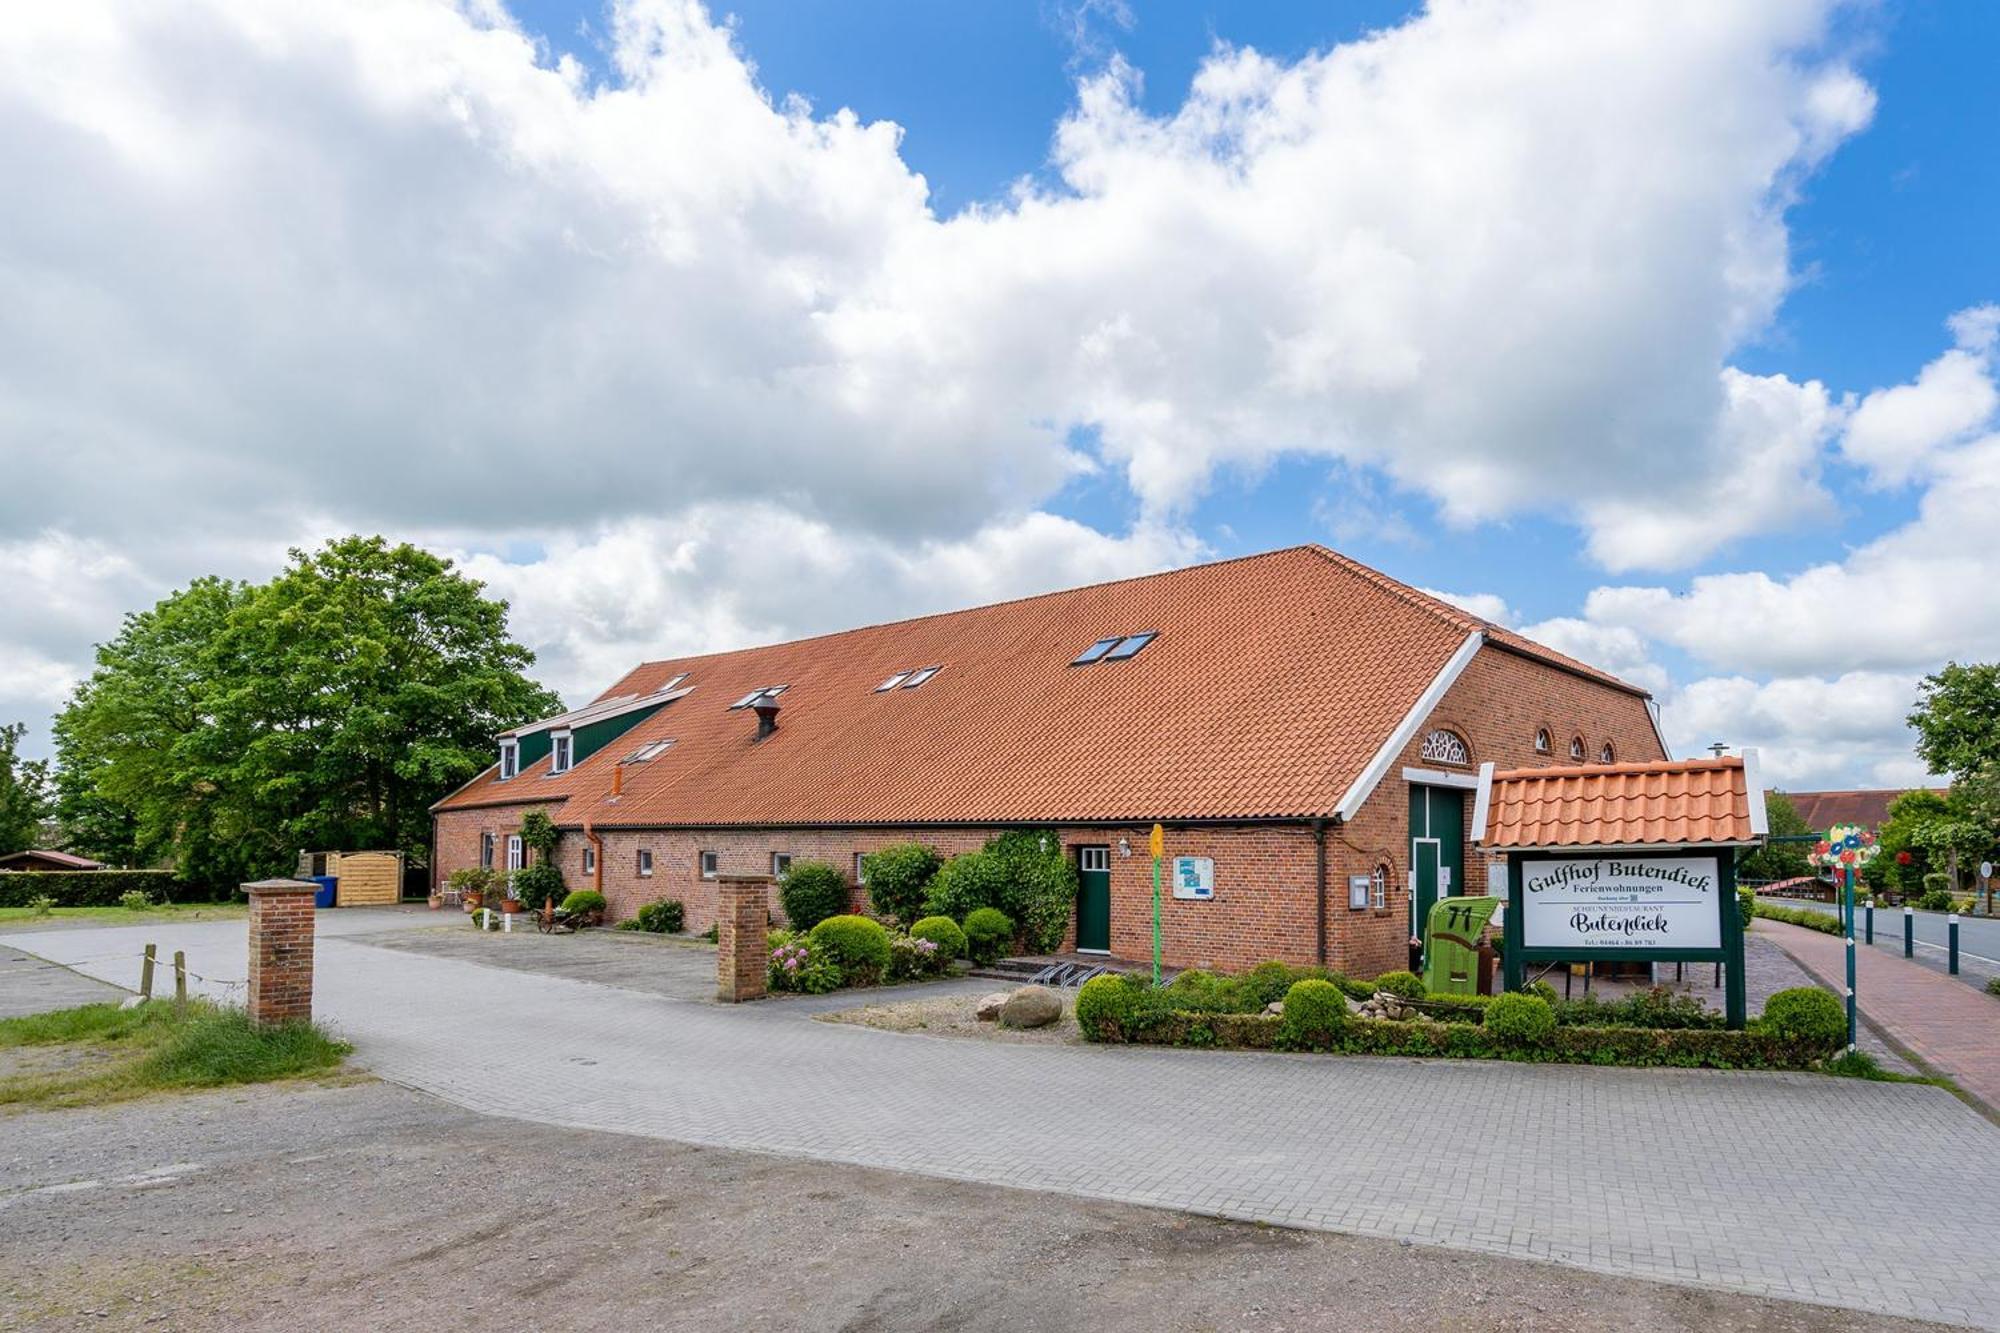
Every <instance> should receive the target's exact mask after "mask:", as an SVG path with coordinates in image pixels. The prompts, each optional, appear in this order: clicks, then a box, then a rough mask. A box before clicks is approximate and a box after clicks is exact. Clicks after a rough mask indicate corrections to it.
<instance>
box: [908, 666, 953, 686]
mask: <svg viewBox="0 0 2000 1333" xmlns="http://www.w3.org/2000/svg"><path fill="white" fill-rule="evenodd" d="M942 670H944V668H943V667H941V666H927V667H919V668H917V669H916V670H915V671H912V672H911V673H910V678H909V679H908V680H906V681H904V682H903V688H904V689H906V690H914V689H915V688H917V686H919V685H921V684H923V683H924V682H925V681H927V680H929V679H930V678H931V677H932V676H935V675H936V674H937V673H938V672H940V671H942Z"/></svg>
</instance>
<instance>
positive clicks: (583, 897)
mask: <svg viewBox="0 0 2000 1333" xmlns="http://www.w3.org/2000/svg"><path fill="white" fill-rule="evenodd" d="M562 909H563V911H565V912H567V913H569V914H570V915H571V916H581V915H583V914H584V913H585V912H596V913H599V914H602V913H603V911H604V895H603V894H601V893H599V892H598V891H597V890H596V889H578V890H577V891H576V892H575V893H572V894H571V895H570V896H569V897H567V898H565V899H563V900H562Z"/></svg>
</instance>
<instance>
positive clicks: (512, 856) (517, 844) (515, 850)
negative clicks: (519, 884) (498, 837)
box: [507, 833, 521, 870]
mask: <svg viewBox="0 0 2000 1333" xmlns="http://www.w3.org/2000/svg"><path fill="white" fill-rule="evenodd" d="M520 868H521V835H520V834H518V833H510V834H508V835H507V869H509V870H519V869H520Z"/></svg>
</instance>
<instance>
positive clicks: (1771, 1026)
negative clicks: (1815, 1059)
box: [1761, 986, 1847, 1051]
mask: <svg viewBox="0 0 2000 1333" xmlns="http://www.w3.org/2000/svg"><path fill="white" fill-rule="evenodd" d="M1761 1021H1762V1024H1763V1027H1764V1030H1765V1031H1766V1032H1769V1033H1770V1034H1771V1035H1772V1036H1774V1037H1777V1038H1779V1039H1780V1040H1782V1041H1791V1042H1797V1043H1800V1044H1802V1045H1806V1046H1814V1047H1818V1048H1819V1049H1821V1050H1823V1051H1824V1050H1830V1049H1832V1048H1833V1047H1835V1046H1840V1045H1843V1044H1844V1043H1845V1042H1846V1041H1847V1011H1846V1010H1845V1009H1844V1008H1842V1007H1841V1003H1840V1001H1839V1000H1838V999H1836V998H1835V997H1834V995H1833V993H1832V992H1831V991H1823V990H1821V989H1820V988H1819V987H1817V986H1794V987H1793V988H1792V989H1790V990H1781V991H1779V992H1778V993H1777V994H1776V995H1773V996H1772V997H1771V998H1770V999H1768V1000H1766V1001H1764V1017H1763V1019H1762V1020H1761Z"/></svg>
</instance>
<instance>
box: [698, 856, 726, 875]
mask: <svg viewBox="0 0 2000 1333" xmlns="http://www.w3.org/2000/svg"><path fill="white" fill-rule="evenodd" d="M721 871H722V858H721V857H720V856H718V855H716V854H715V853H714V852H703V853H702V854H701V877H702V878H703V879H714V878H715V877H716V876H717V875H718V874H720V873H721Z"/></svg>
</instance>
